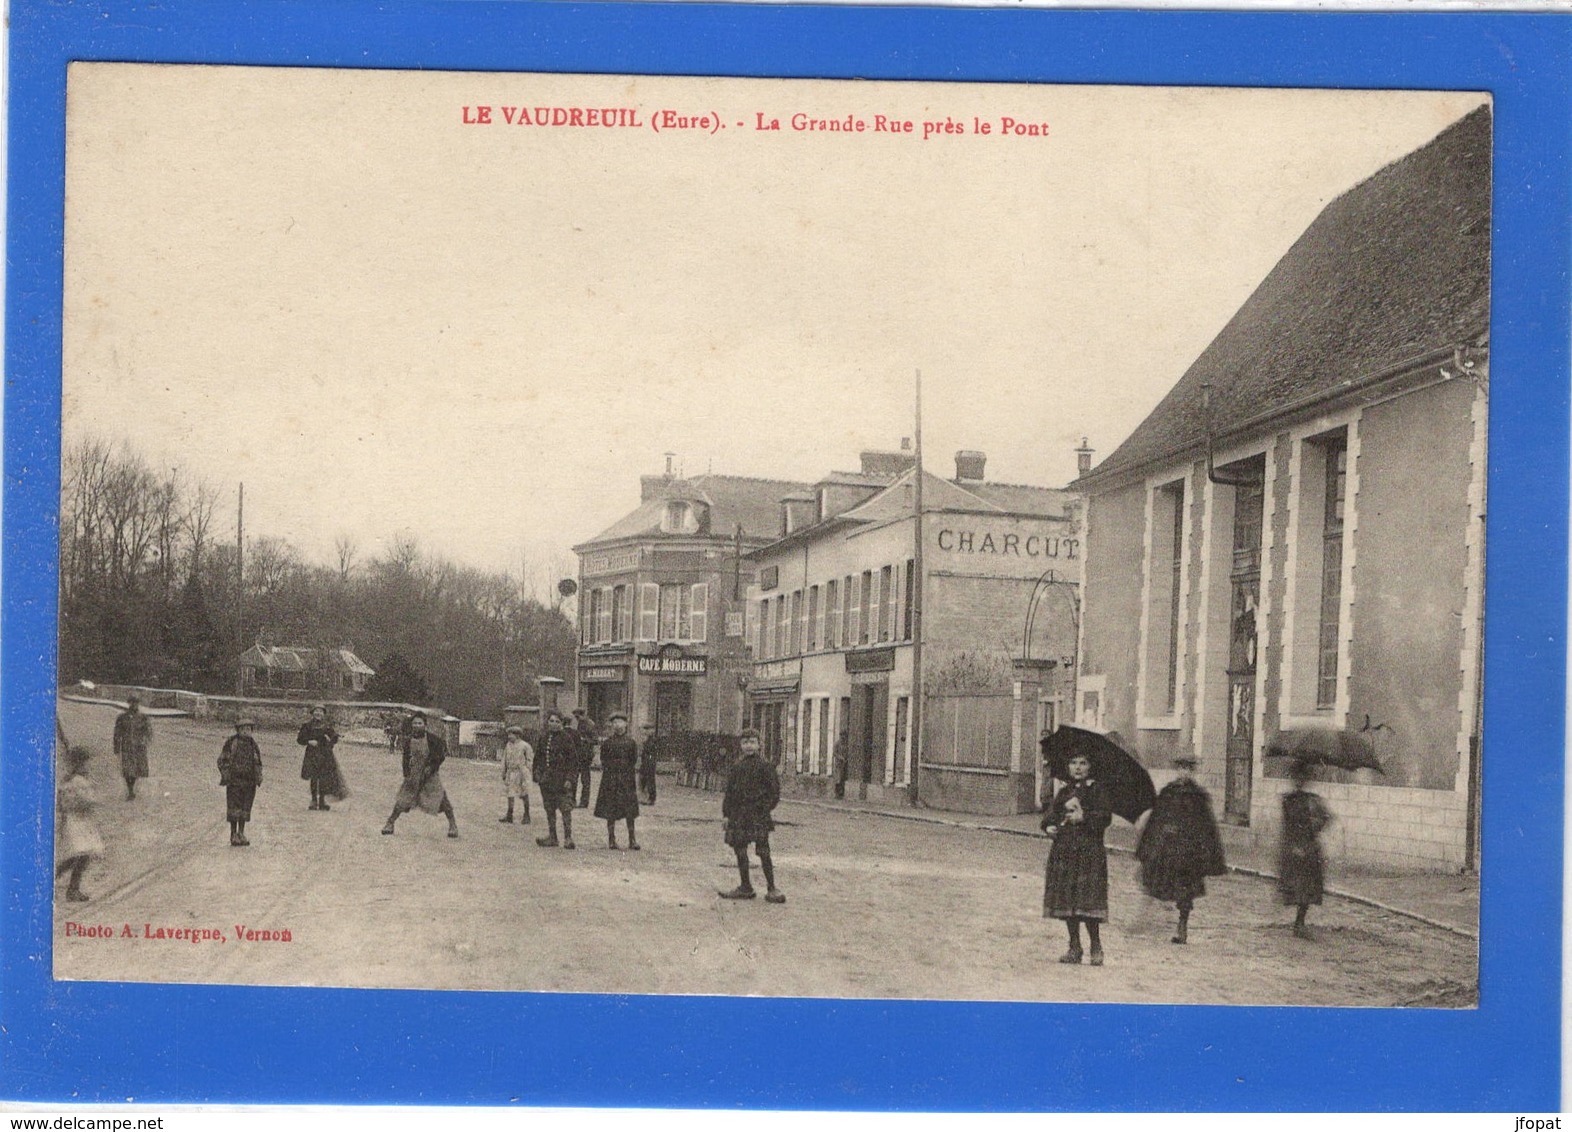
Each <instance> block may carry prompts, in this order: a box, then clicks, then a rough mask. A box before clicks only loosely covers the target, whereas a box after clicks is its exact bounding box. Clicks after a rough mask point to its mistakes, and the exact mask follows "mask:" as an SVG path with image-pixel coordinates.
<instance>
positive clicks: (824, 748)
mask: <svg viewBox="0 0 1572 1132" xmlns="http://www.w3.org/2000/svg"><path fill="white" fill-rule="evenodd" d="M831 584H832V585H833V584H834V583H831ZM829 751H830V698H829V697H828V696H825V697H824V698H823V699H822V700H820V701H819V757H818V758H817V759H816V760H814V765H813V771H814V773H815V774H824V773H826V771H828V770H829V766H830V756H829Z"/></svg>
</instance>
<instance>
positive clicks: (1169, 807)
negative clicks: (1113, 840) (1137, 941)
mask: <svg viewBox="0 0 1572 1132" xmlns="http://www.w3.org/2000/svg"><path fill="white" fill-rule="evenodd" d="M1195 766H1196V760H1195V759H1194V758H1193V757H1191V756H1190V755H1181V756H1179V757H1178V758H1176V759H1174V769H1176V770H1177V771H1178V772H1179V773H1178V776H1177V777H1176V778H1175V779H1174V780H1173V781H1172V782H1170V783H1169V784H1168V785H1167V786H1164V787H1163V788H1162V790H1160V791H1159V792H1158V794H1157V801H1156V802H1155V803H1153V805H1152V812H1151V814H1150V815H1148V817H1147V819H1146V828H1144V829H1143V830H1141V837H1140V840H1139V841H1137V842H1136V846H1135V859H1136V860H1137V861H1139V862H1141V887H1142V888H1144V889H1145V890H1146V892H1147V895H1149V896H1155V897H1156V898H1157V899H1158V900H1172V901H1173V902H1174V905H1175V906H1176V907H1177V908H1178V909H1179V926H1178V928H1177V929H1176V930H1175V932H1174V937H1173V941H1174V942H1175V943H1188V942H1189V939H1190V910H1191V909H1192V908H1194V907H1195V898H1196V897H1197V896H1205V895H1206V878H1207V877H1215V876H1222V875H1223V873H1225V872H1227V871H1228V866H1227V865H1226V863H1224V861H1223V841H1222V838H1221V837H1220V836H1219V835H1218V832H1217V819H1216V818H1214V817H1213V816H1212V799H1211V797H1210V796H1209V795H1208V794H1207V792H1206V791H1205V790H1203V789H1202V788H1201V786H1200V785H1199V784H1198V783H1197V782H1196V781H1195V779H1194V778H1192V777H1191V775H1192V774H1193V773H1194V772H1195Z"/></svg>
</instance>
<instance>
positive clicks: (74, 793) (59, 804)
mask: <svg viewBox="0 0 1572 1132" xmlns="http://www.w3.org/2000/svg"><path fill="white" fill-rule="evenodd" d="M91 757H92V755H91V753H90V752H89V751H88V749H87V748H86V747H67V748H66V749H65V766H66V770H65V774H66V778H65V781H64V782H62V783H61V784H60V787H59V789H58V790H57V791H56V795H55V810H56V814H57V816H58V818H59V824H58V825H57V826H56V830H55V838H56V841H55V855H56V857H57V858H58V859H59V864H58V865H56V866H55V876H56V877H57V878H58V877H62V876H65V875H67V874H70V878H71V879H70V881H69V882H68V883H67V885H66V893H65V898H66V899H67V900H72V901H84V900H86V899H87V898H88V896H87V893H85V892H83V891H82V874H83V873H85V872H86V871H87V866H88V864H89V863H91V862H92V861H93V860H94V859H96V858H98V857H101V856H103V854H104V839H103V838H102V837H101V836H99V833H98V826H97V825H96V824H95V823H94V821H93V810H94V808H95V807H96V806H97V804H98V797H97V794H96V793H95V792H94V790H93V783H92V780H91V779H90V778H88V776H87V764H88V761H89V759H91Z"/></svg>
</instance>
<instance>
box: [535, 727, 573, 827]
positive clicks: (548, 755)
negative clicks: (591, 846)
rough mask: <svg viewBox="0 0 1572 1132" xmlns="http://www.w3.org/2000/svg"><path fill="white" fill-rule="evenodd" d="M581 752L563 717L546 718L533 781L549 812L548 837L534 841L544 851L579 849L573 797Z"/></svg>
mask: <svg viewBox="0 0 1572 1132" xmlns="http://www.w3.org/2000/svg"><path fill="white" fill-rule="evenodd" d="M578 775H579V749H578V743H577V742H576V741H575V738H574V734H573V732H571V731H569V730H568V729H567V728H565V727H564V726H563V725H562V713H561V712H556V711H554V712H552V713H550V714H549V715H547V716H546V734H545V735H544V736H543V737H542V738H541V741H540V748H539V749H538V750H537V751H536V752H535V766H534V770H533V772H532V777H533V778H534V779H535V783H536V785H538V786H539V787H540V802H541V806H542V808H543V809H544V810H545V811H546V827H547V834H546V836H545V837H537V838H535V844H536V845H539V846H541V847H542V848H545V849H554V848H556V847H557V845H559V844H560V845H561V846H562V847H563V848H564V849H574V848H577V847H576V846H575V845H574V844H573V795H574V788H575V787H576V786H577V784H578ZM558 814H561V815H562V840H561V841H560V842H559V841H558V840H557V815H558Z"/></svg>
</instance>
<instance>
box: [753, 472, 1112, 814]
mask: <svg viewBox="0 0 1572 1132" xmlns="http://www.w3.org/2000/svg"><path fill="white" fill-rule="evenodd" d="M984 469H985V457H984V456H983V454H982V453H978V452H962V453H959V454H957V457H956V476H955V478H954V479H953V480H945V479H942V478H940V477H938V476H935V475H933V474H932V473H926V474H925V475H924V479H923V512H924V513H923V515H922V516H921V525H920V528H919V519H918V516H917V514H916V498H915V496H916V491H915V487H916V475H917V473H916V470H915V467H914V466H913V462H912V457H911V455H910V454H909V453H905V452H902V453H864V455H863V466H862V470H861V472H858V473H832V474H831V475H829V476H827V477H825V478H824V479H823V480H821V481H819V482H818V483H817V484H814V485H812V487H811V488H810V489H809V490H806V491H797V492H793V493H790V494H788V495H784V496H783V497H782V498H781V500H780V517H781V518H780V524H781V525H780V537H779V538H778V539H776V540H775V541H773V542H772V543H771V544H770V545H768V546H765V547H763V548H761V549H758V550H756V551H754V552H752V553H751V554H750V556H749V557H750V559H751V561H752V563H753V565H754V567H755V571H754V572H755V581H754V584H753V586H752V587H751V589H750V590H749V592H748V624H747V632H748V639H749V643H750V645H751V647H752V651H753V658H754V663H753V671H752V675H751V678H750V679H749V682H748V703H749V713H750V717H751V722H752V724H753V726H755V727H757V728H758V729H759V730H760V732H761V733H762V735H763V739H764V746H765V751H766V754H767V755H769V756H770V757H772V758H773V759H775V760H776V761H777V763H778V764H779V766H780V769H781V774H782V782H783V787H784V788H785V789H786V790H788V791H790V792H794V793H797V794H799V795H810V796H812V795H817V796H823V795H826V794H829V793H830V792H831V791H832V790H833V787H834V775H835V765H834V751H835V746H836V741H837V739H838V738H839V737H841V736H842V735H844V737H845V742H846V750H847V772H846V776H847V784H846V792H847V795H848V796H850V797H857V798H864V799H873V800H876V801H884V802H892V803H904V802H908V801H912V800H920V801H921V802H922V803H923V804H925V805H928V806H932V807H935V808H941V809H956V810H965V811H969V812H974V813H1016V812H1023V811H1028V810H1033V809H1035V808H1036V806H1037V804H1038V797H1039V794H1040V792H1041V790H1042V789H1043V783H1042V775H1041V770H1040V767H1039V758H1038V754H1037V750H1038V748H1037V741H1038V735H1039V732H1040V731H1041V730H1042V729H1044V728H1052V727H1053V726H1055V725H1056V722H1057V720H1058V718H1059V717H1060V716H1061V714H1062V713H1063V712H1064V711H1066V710H1068V708H1069V706H1070V702H1071V699H1072V697H1073V682H1074V671H1075V667H1074V665H1075V658H1074V646H1075V619H1076V616H1077V612H1078V602H1079V597H1078V593H1077V589H1078V584H1079V581H1080V558H1081V556H1080V524H1079V515H1078V504H1077V502H1076V500H1075V497H1074V496H1072V495H1071V494H1070V493H1068V492H1065V491H1062V490H1054V489H1049V488H1040V487H1028V486H1021V485H1014V484H1001V483H989V482H987V481H986V480H985V479H984V475H983V473H984ZM919 529H920V531H921V539H922V547H923V553H922V561H923V565H922V568H921V576H920V577H919V574H918V565H917V559H918V555H917V553H916V548H917V539H918V532H919ZM919 585H920V592H919ZM919 603H921V613H919ZM919 633H920V634H921V638H922V653H923V657H922V680H921V686H922V688H923V703H922V711H921V712H920V713H919V712H916V711H914V697H915V695H916V692H915V690H914V689H915V687H916V684H917V681H916V680H915V679H914V664H915V662H916V652H917V648H916V645H917V637H918V634H919ZM919 717H920V719H921V721H922V722H921V735H920V736H919V735H918V734H917V732H916V730H915V729H914V726H913V724H914V719H915V718H919Z"/></svg>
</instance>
